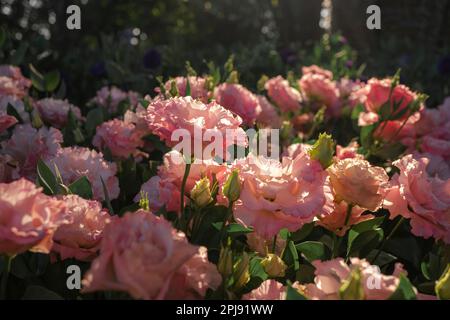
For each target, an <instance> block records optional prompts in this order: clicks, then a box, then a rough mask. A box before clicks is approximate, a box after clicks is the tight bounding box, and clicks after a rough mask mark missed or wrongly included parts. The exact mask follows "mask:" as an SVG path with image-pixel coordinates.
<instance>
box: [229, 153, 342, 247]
mask: <svg viewBox="0 0 450 320" xmlns="http://www.w3.org/2000/svg"><path fill="white" fill-rule="evenodd" d="M235 167H236V168H237V169H238V170H239V177H240V178H241V180H242V189H241V194H240V198H239V200H238V201H237V202H236V203H235V205H234V217H235V218H236V220H238V221H240V222H241V223H243V224H244V225H246V226H252V227H253V228H254V229H255V232H257V233H258V234H259V235H260V236H262V237H264V238H271V237H273V236H274V235H276V234H277V233H278V232H279V231H280V230H281V229H283V228H287V229H288V230H289V231H296V230H298V229H299V228H300V227H301V226H302V225H303V224H305V223H309V222H311V221H313V220H314V218H315V217H316V216H318V215H320V214H329V213H330V212H331V210H332V202H333V197H332V194H331V190H330V187H329V183H328V175H327V173H326V172H325V171H324V170H323V169H322V167H321V165H320V163H319V162H317V161H315V160H312V159H310V157H309V155H308V154H306V153H303V154H300V155H298V156H297V157H296V158H294V159H292V158H289V157H284V158H283V161H282V162H279V161H277V160H273V159H267V158H264V157H262V156H259V157H256V156H254V155H252V154H250V155H249V156H248V157H247V158H246V159H244V160H238V161H237V162H236V163H235Z"/></svg>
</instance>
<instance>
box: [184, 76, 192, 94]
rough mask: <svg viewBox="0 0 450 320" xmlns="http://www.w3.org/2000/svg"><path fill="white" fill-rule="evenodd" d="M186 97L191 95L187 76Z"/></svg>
mask: <svg viewBox="0 0 450 320" xmlns="http://www.w3.org/2000/svg"><path fill="white" fill-rule="evenodd" d="M185 96H186V97H189V96H191V83H190V81H189V77H186V94H185Z"/></svg>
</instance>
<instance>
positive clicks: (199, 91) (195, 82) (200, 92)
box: [156, 76, 210, 103]
mask: <svg viewBox="0 0 450 320" xmlns="http://www.w3.org/2000/svg"><path fill="white" fill-rule="evenodd" d="M173 81H175V85H176V87H177V89H178V93H179V94H180V96H186V87H187V77H176V78H174V79H171V80H168V81H166V83H165V84H164V87H165V89H166V91H170V89H171V88H172V82H173ZM189 86H190V87H191V94H190V96H191V97H192V98H194V99H199V100H201V101H202V102H203V103H208V99H209V98H210V93H209V92H208V90H207V88H206V79H205V78H201V77H194V76H190V77H189ZM156 91H157V92H159V91H160V89H159V88H156Z"/></svg>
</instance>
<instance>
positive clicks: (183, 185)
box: [180, 162, 191, 215]
mask: <svg viewBox="0 0 450 320" xmlns="http://www.w3.org/2000/svg"><path fill="white" fill-rule="evenodd" d="M189 171H191V163H190V162H189V163H186V167H185V169H184V176H183V181H182V183H181V199H180V214H181V215H183V213H184V190H185V189H186V181H187V178H188V177H189Z"/></svg>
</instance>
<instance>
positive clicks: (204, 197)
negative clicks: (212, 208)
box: [191, 177, 213, 208]
mask: <svg viewBox="0 0 450 320" xmlns="http://www.w3.org/2000/svg"><path fill="white" fill-rule="evenodd" d="M191 199H192V200H193V201H194V203H195V205H196V206H197V207H199V208H204V207H206V206H207V205H208V204H210V203H211V201H212V200H213V199H212V197H211V189H210V183H209V179H208V178H207V177H204V178H202V179H200V180H198V181H197V182H196V183H195V186H194V188H192V190H191Z"/></svg>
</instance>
